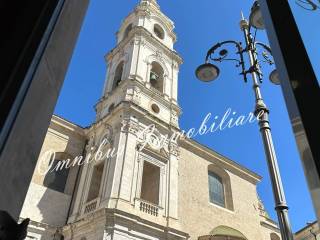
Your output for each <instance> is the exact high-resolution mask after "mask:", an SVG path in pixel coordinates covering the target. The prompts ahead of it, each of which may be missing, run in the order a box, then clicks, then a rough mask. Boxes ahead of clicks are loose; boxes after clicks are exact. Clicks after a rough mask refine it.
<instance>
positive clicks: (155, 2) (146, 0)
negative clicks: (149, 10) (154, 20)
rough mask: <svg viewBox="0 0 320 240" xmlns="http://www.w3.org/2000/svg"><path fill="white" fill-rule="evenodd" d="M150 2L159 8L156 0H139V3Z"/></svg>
mask: <svg viewBox="0 0 320 240" xmlns="http://www.w3.org/2000/svg"><path fill="white" fill-rule="evenodd" d="M146 3H147V4H150V5H154V6H155V7H156V8H160V6H159V4H158V3H157V0H141V1H140V4H146Z"/></svg>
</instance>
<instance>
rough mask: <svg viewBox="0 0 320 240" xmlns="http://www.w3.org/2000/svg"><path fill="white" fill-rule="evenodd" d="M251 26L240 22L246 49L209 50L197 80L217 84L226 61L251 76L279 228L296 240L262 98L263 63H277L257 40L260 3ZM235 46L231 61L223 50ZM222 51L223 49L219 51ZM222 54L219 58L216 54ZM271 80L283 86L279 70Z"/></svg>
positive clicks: (238, 44)
mask: <svg viewBox="0 0 320 240" xmlns="http://www.w3.org/2000/svg"><path fill="white" fill-rule="evenodd" d="M250 21H251V22H250V23H248V21H247V20H246V19H244V17H243V15H242V19H241V21H240V28H241V31H242V32H243V34H244V39H245V45H246V46H245V47H244V48H243V47H242V44H241V42H237V41H233V40H229V41H224V42H221V43H217V44H216V45H214V46H213V47H212V48H211V49H209V51H208V53H207V55H206V58H205V64H203V65H201V66H199V67H198V68H197V70H196V76H197V78H198V79H200V80H201V81H204V82H209V81H212V80H215V79H216V78H217V77H218V76H219V73H220V71H219V68H218V67H217V66H216V65H214V64H212V63H210V60H211V61H214V62H222V61H235V62H236V67H239V68H241V72H240V74H241V75H242V76H243V78H244V81H245V82H247V75H248V74H250V75H251V77H252V81H253V90H254V94H255V104H256V105H255V110H254V113H255V115H256V116H257V117H258V116H259V119H258V120H259V126H260V132H261V135H262V139H263V144H264V149H265V154H266V158H267V162H268V167H269V174H270V178H271V182H272V189H273V195H274V200H275V205H276V206H275V210H276V211H277V215H278V221H279V228H280V231H281V237H282V240H293V235H292V231H291V226H290V222H289V217H288V206H287V203H286V199H285V195H284V191H283V187H282V181H281V177H280V172H279V166H278V162H277V157H276V153H275V149H274V146H273V141H272V136H271V130H270V125H269V110H268V108H267V106H266V105H265V103H264V101H263V98H262V94H261V91H260V84H261V83H262V77H263V75H262V72H261V70H260V62H265V63H267V64H269V65H273V61H272V60H271V59H270V55H271V49H270V47H269V46H267V45H265V44H263V43H260V42H257V41H256V39H255V36H256V31H257V29H263V28H264V25H263V21H262V17H261V14H260V11H259V5H258V3H257V2H255V3H254V5H253V7H252V9H251V14H250ZM251 27H254V30H255V33H254V37H253V36H252V34H251V29H252V28H251ZM230 44H231V45H234V46H235V47H236V54H237V55H238V57H237V58H230V57H228V55H229V53H228V50H226V49H225V48H222V46H225V45H230ZM258 48H262V49H263V52H262V54H261V55H262V57H263V58H262V60H260V61H258V54H259V53H258ZM218 49H222V50H220V51H218ZM217 52H218V54H216V53H217ZM245 54H246V55H247V56H248V59H249V68H248V69H246V63H245V61H244V56H245ZM269 79H270V80H271V82H273V83H275V84H279V83H280V81H279V76H278V74H277V72H276V70H274V71H272V72H271V74H270V77H269Z"/></svg>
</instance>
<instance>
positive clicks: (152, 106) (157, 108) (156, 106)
mask: <svg viewBox="0 0 320 240" xmlns="http://www.w3.org/2000/svg"><path fill="white" fill-rule="evenodd" d="M151 109H152V111H153V112H154V113H159V112H160V108H159V106H158V105H157V104H155V103H154V104H152V105H151Z"/></svg>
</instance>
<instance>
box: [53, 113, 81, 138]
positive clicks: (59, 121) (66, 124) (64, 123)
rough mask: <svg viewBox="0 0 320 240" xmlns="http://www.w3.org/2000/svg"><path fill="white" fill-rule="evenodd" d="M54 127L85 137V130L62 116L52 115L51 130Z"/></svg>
mask: <svg viewBox="0 0 320 240" xmlns="http://www.w3.org/2000/svg"><path fill="white" fill-rule="evenodd" d="M54 125H57V126H60V127H62V128H65V129H67V130H69V131H72V132H75V133H77V134H79V135H80V136H85V128H83V127H81V126H79V125H77V124H74V123H72V122H70V121H68V120H66V119H64V118H62V117H60V116H57V115H52V117H51V121H50V126H49V128H50V127H53V126H54Z"/></svg>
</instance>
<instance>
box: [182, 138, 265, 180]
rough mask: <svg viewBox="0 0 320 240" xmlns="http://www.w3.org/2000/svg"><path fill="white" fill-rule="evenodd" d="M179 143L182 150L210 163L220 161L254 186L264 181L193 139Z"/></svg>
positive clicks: (185, 139) (186, 139) (184, 139)
mask: <svg viewBox="0 0 320 240" xmlns="http://www.w3.org/2000/svg"><path fill="white" fill-rule="evenodd" d="M179 143H180V146H181V147H182V148H185V149H186V150H187V151H191V152H193V153H194V154H198V155H199V156H201V157H203V158H205V159H207V160H209V161H212V159H217V160H219V161H220V162H221V163H222V164H223V166H224V167H225V168H226V169H227V170H229V171H231V172H233V173H235V174H236V175H241V176H242V177H244V178H245V179H247V180H249V181H250V182H252V183H254V184H257V183H258V182H259V181H260V180H261V179H262V177H261V176H259V175H258V174H256V173H254V172H252V171H251V170H249V169H247V168H245V167H243V166H241V165H239V164H238V163H236V162H235V161H233V160H231V159H229V158H227V157H225V156H223V155H221V154H219V153H217V152H216V151H214V150H213V149H211V148H208V147H207V146H205V145H202V144H200V143H198V142H196V141H195V140H193V139H189V138H183V139H182V138H180V142H179Z"/></svg>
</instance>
